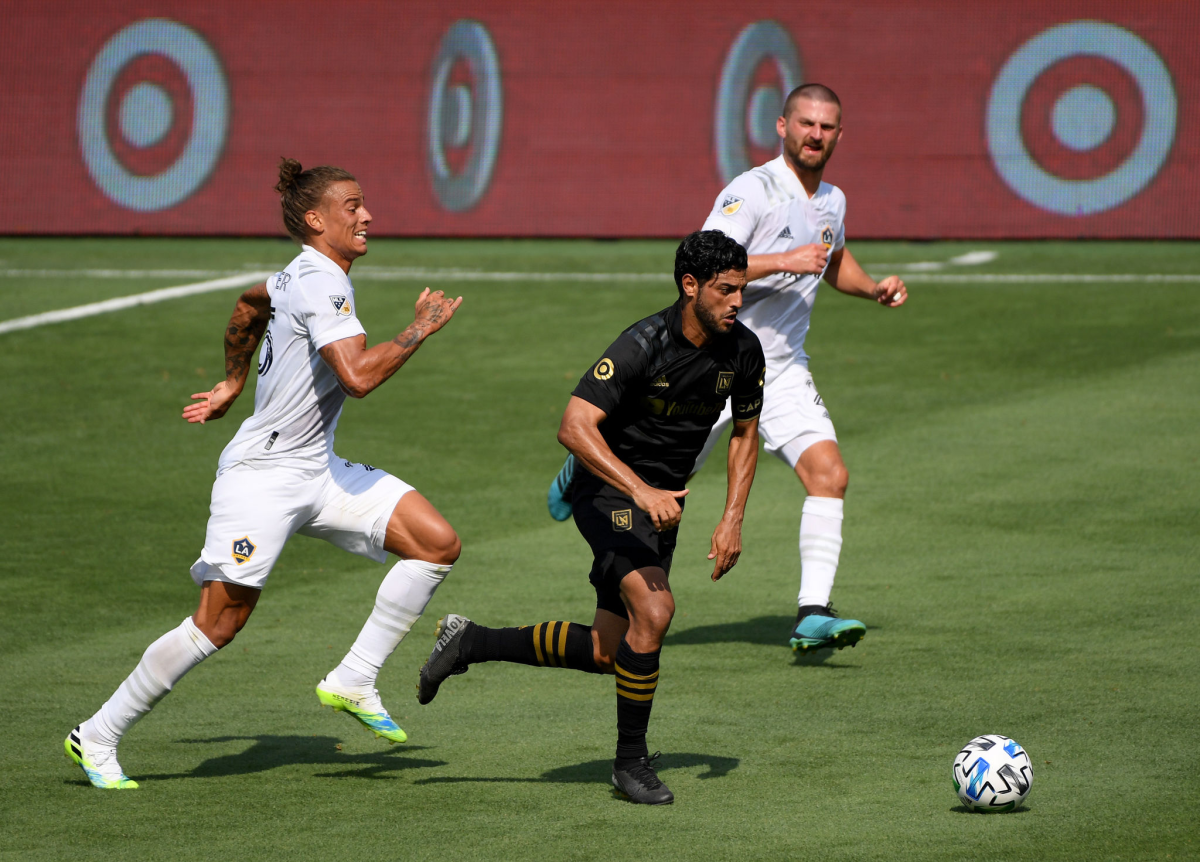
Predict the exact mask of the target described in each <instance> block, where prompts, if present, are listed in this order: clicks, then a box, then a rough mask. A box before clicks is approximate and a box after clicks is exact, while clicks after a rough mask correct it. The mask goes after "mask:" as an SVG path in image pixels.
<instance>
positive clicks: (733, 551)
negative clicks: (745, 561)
mask: <svg viewBox="0 0 1200 862" xmlns="http://www.w3.org/2000/svg"><path fill="white" fill-rule="evenodd" d="M741 555H742V525H741V524H740V523H736V524H735V523H733V522H732V521H727V520H726V519H724V518H722V519H721V523H719V524H717V529H715V530H713V535H712V548H711V549H710V550H709V552H708V558H709V559H710V560H716V562H715V563H714V564H713V572H712V579H713V580H714V581H719V580H721V576H722V575H724V574H725V573H726V572H728V571H729V570H730V569H732V568H733V567H734V566H735V565H737V561H738V557H740V556H741Z"/></svg>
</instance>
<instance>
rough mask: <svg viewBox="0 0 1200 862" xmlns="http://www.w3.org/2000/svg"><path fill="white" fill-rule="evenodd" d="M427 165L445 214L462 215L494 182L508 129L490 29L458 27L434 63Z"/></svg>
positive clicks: (470, 24) (474, 25)
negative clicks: (503, 132) (503, 133)
mask: <svg viewBox="0 0 1200 862" xmlns="http://www.w3.org/2000/svg"><path fill="white" fill-rule="evenodd" d="M431 78H432V80H431V85H430V91H429V120H428V136H427V139H428V154H427V155H428V165H429V173H430V176H431V177H432V179H433V190H434V193H435V194H436V195H437V199H438V201H439V202H440V203H441V205H442V207H443V208H444V209H447V210H450V211H451V212H464V211H465V210H469V209H471V207H473V206H475V204H477V203H479V200H480V199H481V198H482V197H483V195H484V193H485V192H486V191H487V189H488V184H489V183H490V182H491V180H492V169H493V168H494V167H495V165H496V156H497V155H498V154H499V151H500V131H501V129H502V127H503V124H504V104H503V101H504V99H503V90H504V88H503V84H502V82H501V79H500V60H499V59H498V58H497V56H496V47H495V45H493V44H492V37H491V35H490V34H489V33H488V31H487V28H486V27H484V26H483V25H482V24H480V23H479V22H478V21H466V20H463V21H456V22H454V24H453V25H452V26H451V27H450V29H449V30H447V31H446V35H445V36H443V37H442V44H441V47H439V48H438V52H437V55H436V56H435V57H434V60H433V71H432V75H431Z"/></svg>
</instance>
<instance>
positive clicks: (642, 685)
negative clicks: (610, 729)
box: [616, 638, 660, 760]
mask: <svg viewBox="0 0 1200 862" xmlns="http://www.w3.org/2000/svg"><path fill="white" fill-rule="evenodd" d="M659 652H660V650H655V651H654V652H634V651H633V650H632V649H631V648H630V646H629V642H628V641H626V640H625V638H621V645H620V646H619V647H617V667H616V671H617V757H618V758H619V759H622V760H624V759H628V758H635V757H646V756H647V755H648V754H649V753H650V752H649V749H647V748H646V728H647V727H648V726H649V724H650V708H651V707H653V706H654V690H655V689H656V688H657V687H658V654H659Z"/></svg>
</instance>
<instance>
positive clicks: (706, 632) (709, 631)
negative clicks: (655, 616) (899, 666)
mask: <svg viewBox="0 0 1200 862" xmlns="http://www.w3.org/2000/svg"><path fill="white" fill-rule="evenodd" d="M793 625H795V618H794V617H785V616H771V617H755V618H754V619H751V620H742V621H741V622H735V623H719V624H717V625H711V626H696V627H695V628H690V629H684V630H683V631H680V632H671V633H669V634H668V635H667V636H666V638H664V639H663V645H664V646H666V645H685V646H686V645H697V644H718V643H748V644H758V645H761V646H778V647H784V648H786V647H787V642H788V638H787V632H788V630H789V629H790V628H791V627H792V626H793ZM839 652H841V651H840V650H834V649H821V650H816V651H815V652H810V653H796V654H795V661H794V662H793V664H795V665H796V666H799V667H826V668H829V669H830V670H845V669H847V668H857V667H858V665H854V664H827V663H826V662H828V661H829V659H831V658H834V657H835V656H837V655H838V653H839ZM843 658H844V656H843Z"/></svg>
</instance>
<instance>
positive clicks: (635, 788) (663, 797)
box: [612, 751, 675, 805]
mask: <svg viewBox="0 0 1200 862" xmlns="http://www.w3.org/2000/svg"><path fill="white" fill-rule="evenodd" d="M660 754H662V752H661V751H656V752H654V754H653V755H651V756H650V757H631V758H629V759H622V758H619V757H618V758H617V759H616V760H614V761H613V771H612V783H613V788H614V792H615V793H616V795H617V796H619V797H621V798H622V799H628V800H629V801H630V802H635V803H639V804H642V805H670V804H671V803H672V802H674V801H675V794H674V793H672V792H671V788H669V787H667V785H665V784H663V783H662V782H661V781H660V780H659V778H658V774H657V773H656V772H655V771H654V769H653V768H652V767H651V766H650V764H651V763H653V762H654V761H655V760H657V759H658V756H659V755H660Z"/></svg>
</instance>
